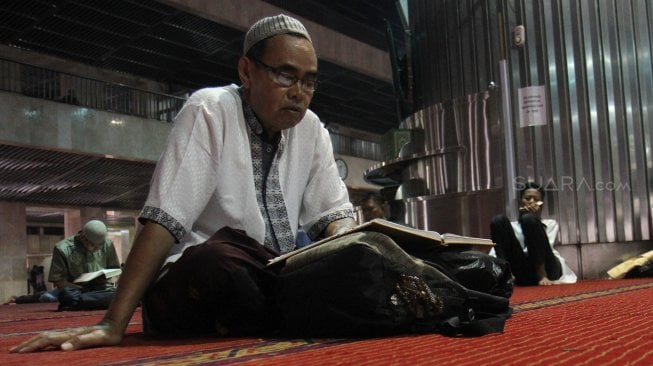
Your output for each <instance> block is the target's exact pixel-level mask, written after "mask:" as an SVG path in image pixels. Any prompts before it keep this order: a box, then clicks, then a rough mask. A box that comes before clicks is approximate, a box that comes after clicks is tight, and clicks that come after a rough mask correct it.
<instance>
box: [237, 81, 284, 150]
mask: <svg viewBox="0 0 653 366" xmlns="http://www.w3.org/2000/svg"><path fill="white" fill-rule="evenodd" d="M238 94H239V95H240V100H241V101H242V105H243V115H244V117H245V121H246V122H247V126H249V129H250V131H252V132H253V133H254V134H256V135H258V136H259V137H261V136H262V135H263V125H261V121H260V120H259V119H258V117H256V114H254V111H253V110H252V106H250V105H249V103H247V101H246V100H245V98H243V87H242V86H241V87H239V88H238ZM287 135H288V130H283V131H281V137H280V138H279V144H278V147H277V148H278V150H277V152H279V153H280V152H281V151H282V150H283V146H284V145H285V141H286V140H287Z"/></svg>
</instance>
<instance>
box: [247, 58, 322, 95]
mask: <svg viewBox="0 0 653 366" xmlns="http://www.w3.org/2000/svg"><path fill="white" fill-rule="evenodd" d="M252 61H254V63H255V64H256V65H257V66H262V67H263V68H264V69H265V70H267V71H268V72H269V73H270V75H271V76H272V81H274V82H275V83H276V84H277V85H279V86H282V87H284V88H290V87H292V86H293V85H295V84H297V82H299V86H300V87H301V89H302V90H304V91H305V92H308V93H315V91H316V90H317V87H318V85H319V84H320V82H319V81H318V80H317V77H315V78H314V79H306V78H304V79H300V78H298V77H297V76H295V75H293V74H291V73H289V72H288V71H284V70H281V68H279V67H274V66H270V65H268V64H266V63H265V62H263V61H261V60H258V59H255V58H252ZM280 77H282V78H286V79H288V83H285V82H283V81H281V80H280V79H279V78H280ZM290 81H292V82H290ZM309 82H312V83H313V87H312V88H309V87H308V85H307V83H309Z"/></svg>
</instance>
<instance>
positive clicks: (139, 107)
mask: <svg viewBox="0 0 653 366" xmlns="http://www.w3.org/2000/svg"><path fill="white" fill-rule="evenodd" d="M0 90H2V91H7V92H12V93H19V94H23V95H26V96H30V97H34V98H41V99H47V100H52V101H56V102H61V103H66V104H71V105H78V106H82V107H86V108H93V109H98V110H103V111H109V112H115V113H120V114H126V115H130V116H137V117H141V118H147V119H153V120H158V121H166V122H172V121H173V119H174V117H175V116H176V115H177V112H179V110H180V109H181V107H182V106H183V104H184V102H185V101H186V99H185V98H181V97H177V96H172V95H166V94H161V93H153V92H148V91H144V90H139V89H136V88H132V87H127V86H125V85H121V84H117V83H110V82H105V81H99V80H94V79H89V78H85V77H81V76H76V75H71V74H67V73H64V72H59V71H54V70H49V69H45V68H42V67H38V66H33V65H29V64H24V63H20V62H15V61H10V60H5V59H1V58H0ZM331 142H332V144H333V150H334V152H335V153H337V154H344V155H350V156H355V157H360V158H365V159H371V160H381V159H380V157H381V152H380V146H379V144H378V143H376V142H371V141H365V140H361V139H357V138H353V137H349V136H345V135H341V134H337V133H333V132H332V133H331Z"/></svg>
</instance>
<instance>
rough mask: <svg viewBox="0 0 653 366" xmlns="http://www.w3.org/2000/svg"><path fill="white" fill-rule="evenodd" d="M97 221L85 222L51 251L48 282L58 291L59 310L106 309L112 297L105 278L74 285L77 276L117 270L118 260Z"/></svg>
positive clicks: (110, 242)
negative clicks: (112, 269) (78, 229)
mask: <svg viewBox="0 0 653 366" xmlns="http://www.w3.org/2000/svg"><path fill="white" fill-rule="evenodd" d="M107 234H108V230H107V227H106V225H105V224H104V223H103V222H102V221H100V220H91V221H89V222H87V223H86V224H85V225H84V227H83V228H82V230H80V231H79V232H78V233H77V234H75V235H74V236H71V237H69V238H66V239H64V240H62V241H60V242H58V243H57V244H56V245H55V246H54V249H53V251H52V264H51V265H50V274H49V275H48V281H49V282H53V283H54V286H55V288H57V289H59V295H58V300H59V310H93V309H107V308H108V307H109V304H110V303H111V300H112V299H113V296H114V294H115V291H114V290H115V288H114V284H113V283H112V282H110V281H108V280H107V278H106V277H105V276H99V277H97V278H95V279H94V280H92V281H88V282H84V283H77V282H75V279H76V278H78V277H79V276H80V275H82V274H84V273H89V272H95V271H99V270H102V269H108V268H120V260H119V259H118V254H117V253H116V248H115V247H114V246H113V241H111V239H109V238H107Z"/></svg>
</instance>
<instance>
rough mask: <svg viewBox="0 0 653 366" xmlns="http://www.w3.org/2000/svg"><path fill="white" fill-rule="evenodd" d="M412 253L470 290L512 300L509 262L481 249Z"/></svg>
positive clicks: (512, 283) (511, 279) (452, 249)
mask: <svg viewBox="0 0 653 366" xmlns="http://www.w3.org/2000/svg"><path fill="white" fill-rule="evenodd" d="M409 254H411V255H413V256H415V257H418V258H421V259H423V260H424V261H426V263H428V264H430V265H432V266H434V267H435V268H437V269H438V270H440V271H441V272H443V273H444V274H446V275H447V276H449V277H451V278H453V279H454V280H456V281H457V282H459V283H460V284H461V285H463V286H465V287H467V288H468V289H470V290H476V291H481V292H485V293H488V294H491V295H496V296H501V297H505V298H510V296H512V290H513V287H514V280H513V277H512V273H511V271H510V264H509V263H508V261H506V260H503V259H500V258H497V257H493V256H490V255H488V254H485V253H483V252H480V251H478V250H462V251H459V250H456V249H454V248H443V249H434V250H430V251H421V252H419V253H417V252H413V251H409Z"/></svg>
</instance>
